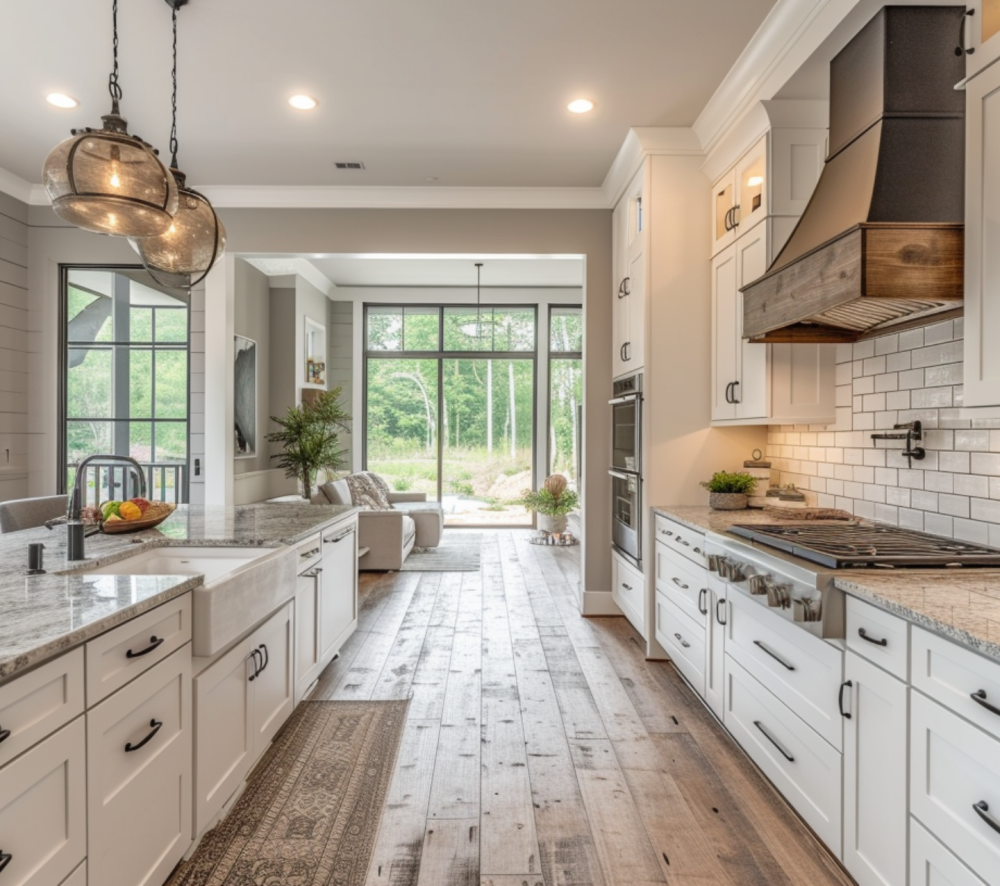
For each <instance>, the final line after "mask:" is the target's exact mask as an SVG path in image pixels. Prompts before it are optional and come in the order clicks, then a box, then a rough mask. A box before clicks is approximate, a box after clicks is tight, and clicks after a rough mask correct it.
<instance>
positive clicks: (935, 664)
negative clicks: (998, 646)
mask: <svg viewBox="0 0 1000 886" xmlns="http://www.w3.org/2000/svg"><path fill="white" fill-rule="evenodd" d="M912 647H913V656H912V666H913V677H912V680H913V685H914V686H915V687H916V688H917V689H919V690H920V691H921V692H925V693H926V694H927V695H929V696H930V697H931V698H933V699H935V700H936V701H939V702H941V704H943V705H944V706H945V707H947V708H951V710H953V711H954V712H955V713H956V714H961V715H962V716H963V717H965V719H966V720H971V721H972V722H973V723H975V724H976V725H977V726H980V727H981V728H983V729H985V730H986V731H987V732H989V733H990V734H991V735H993V736H995V737H996V738H1000V663H997V662H995V661H991V660H990V659H988V658H984V657H983V656H981V655H979V654H977V653H975V652H972V651H971V650H969V649H965V648H963V647H962V646H959V645H958V644H957V643H952V642H951V641H950V640H945V639H944V638H943V637H939V636H937V634H932V633H930V631H925V630H923V629H922V628H918V627H916V626H914V628H913V636H912ZM987 705H988V706H989V707H987Z"/></svg>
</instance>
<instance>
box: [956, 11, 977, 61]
mask: <svg viewBox="0 0 1000 886" xmlns="http://www.w3.org/2000/svg"><path fill="white" fill-rule="evenodd" d="M975 14H976V10H974V9H967V10H965V15H966V16H970V15H975ZM975 51H976V47H975V46H970V47H969V48H968V49H966V48H965V16H963V17H962V21H961V22H960V23H959V26H958V46H956V47H955V55H972V53H974V52H975Z"/></svg>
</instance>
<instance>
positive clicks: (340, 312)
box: [326, 293, 360, 467]
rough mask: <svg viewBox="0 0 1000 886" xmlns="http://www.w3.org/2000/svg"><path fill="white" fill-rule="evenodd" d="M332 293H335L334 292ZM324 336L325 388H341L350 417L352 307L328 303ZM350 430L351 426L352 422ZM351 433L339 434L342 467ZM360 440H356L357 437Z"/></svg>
mask: <svg viewBox="0 0 1000 886" xmlns="http://www.w3.org/2000/svg"><path fill="white" fill-rule="evenodd" d="M335 294H336V293H335ZM327 330H328V332H327V336H326V350H327V357H326V386H327V389H328V390H333V389H334V388H341V389H342V390H341V394H340V399H341V402H342V403H343V404H344V408H345V409H346V410H347V412H348V413H349V414H350V415H351V416H353V415H354V390H353V386H354V304H353V303H352V302H349V301H331V302H330V310H329V314H328V322H327ZM352 428H353V423H352ZM352 437H353V435H352V434H350V433H349V434H342V435H341V437H340V444H341V446H343V448H344V449H346V450H347V455H346V456H344V458H345V462H344V463H345V465H346V466H347V467H350V465H351V456H352V450H353V443H352ZM359 439H360V437H359Z"/></svg>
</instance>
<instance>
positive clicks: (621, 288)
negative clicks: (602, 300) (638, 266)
mask: <svg viewBox="0 0 1000 886" xmlns="http://www.w3.org/2000/svg"><path fill="white" fill-rule="evenodd" d="M618 297H619V298H625V279H624V278H622V282H621V283H619V284H618Z"/></svg>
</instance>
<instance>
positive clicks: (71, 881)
mask: <svg viewBox="0 0 1000 886" xmlns="http://www.w3.org/2000/svg"><path fill="white" fill-rule="evenodd" d="M62 886H87V862H85V861H82V862H80V866H79V867H78V868H77V869H76V870H75V871H73V873H72V874H70V875H69V876H68V877H67V878H66V879H65V880H63V882H62Z"/></svg>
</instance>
